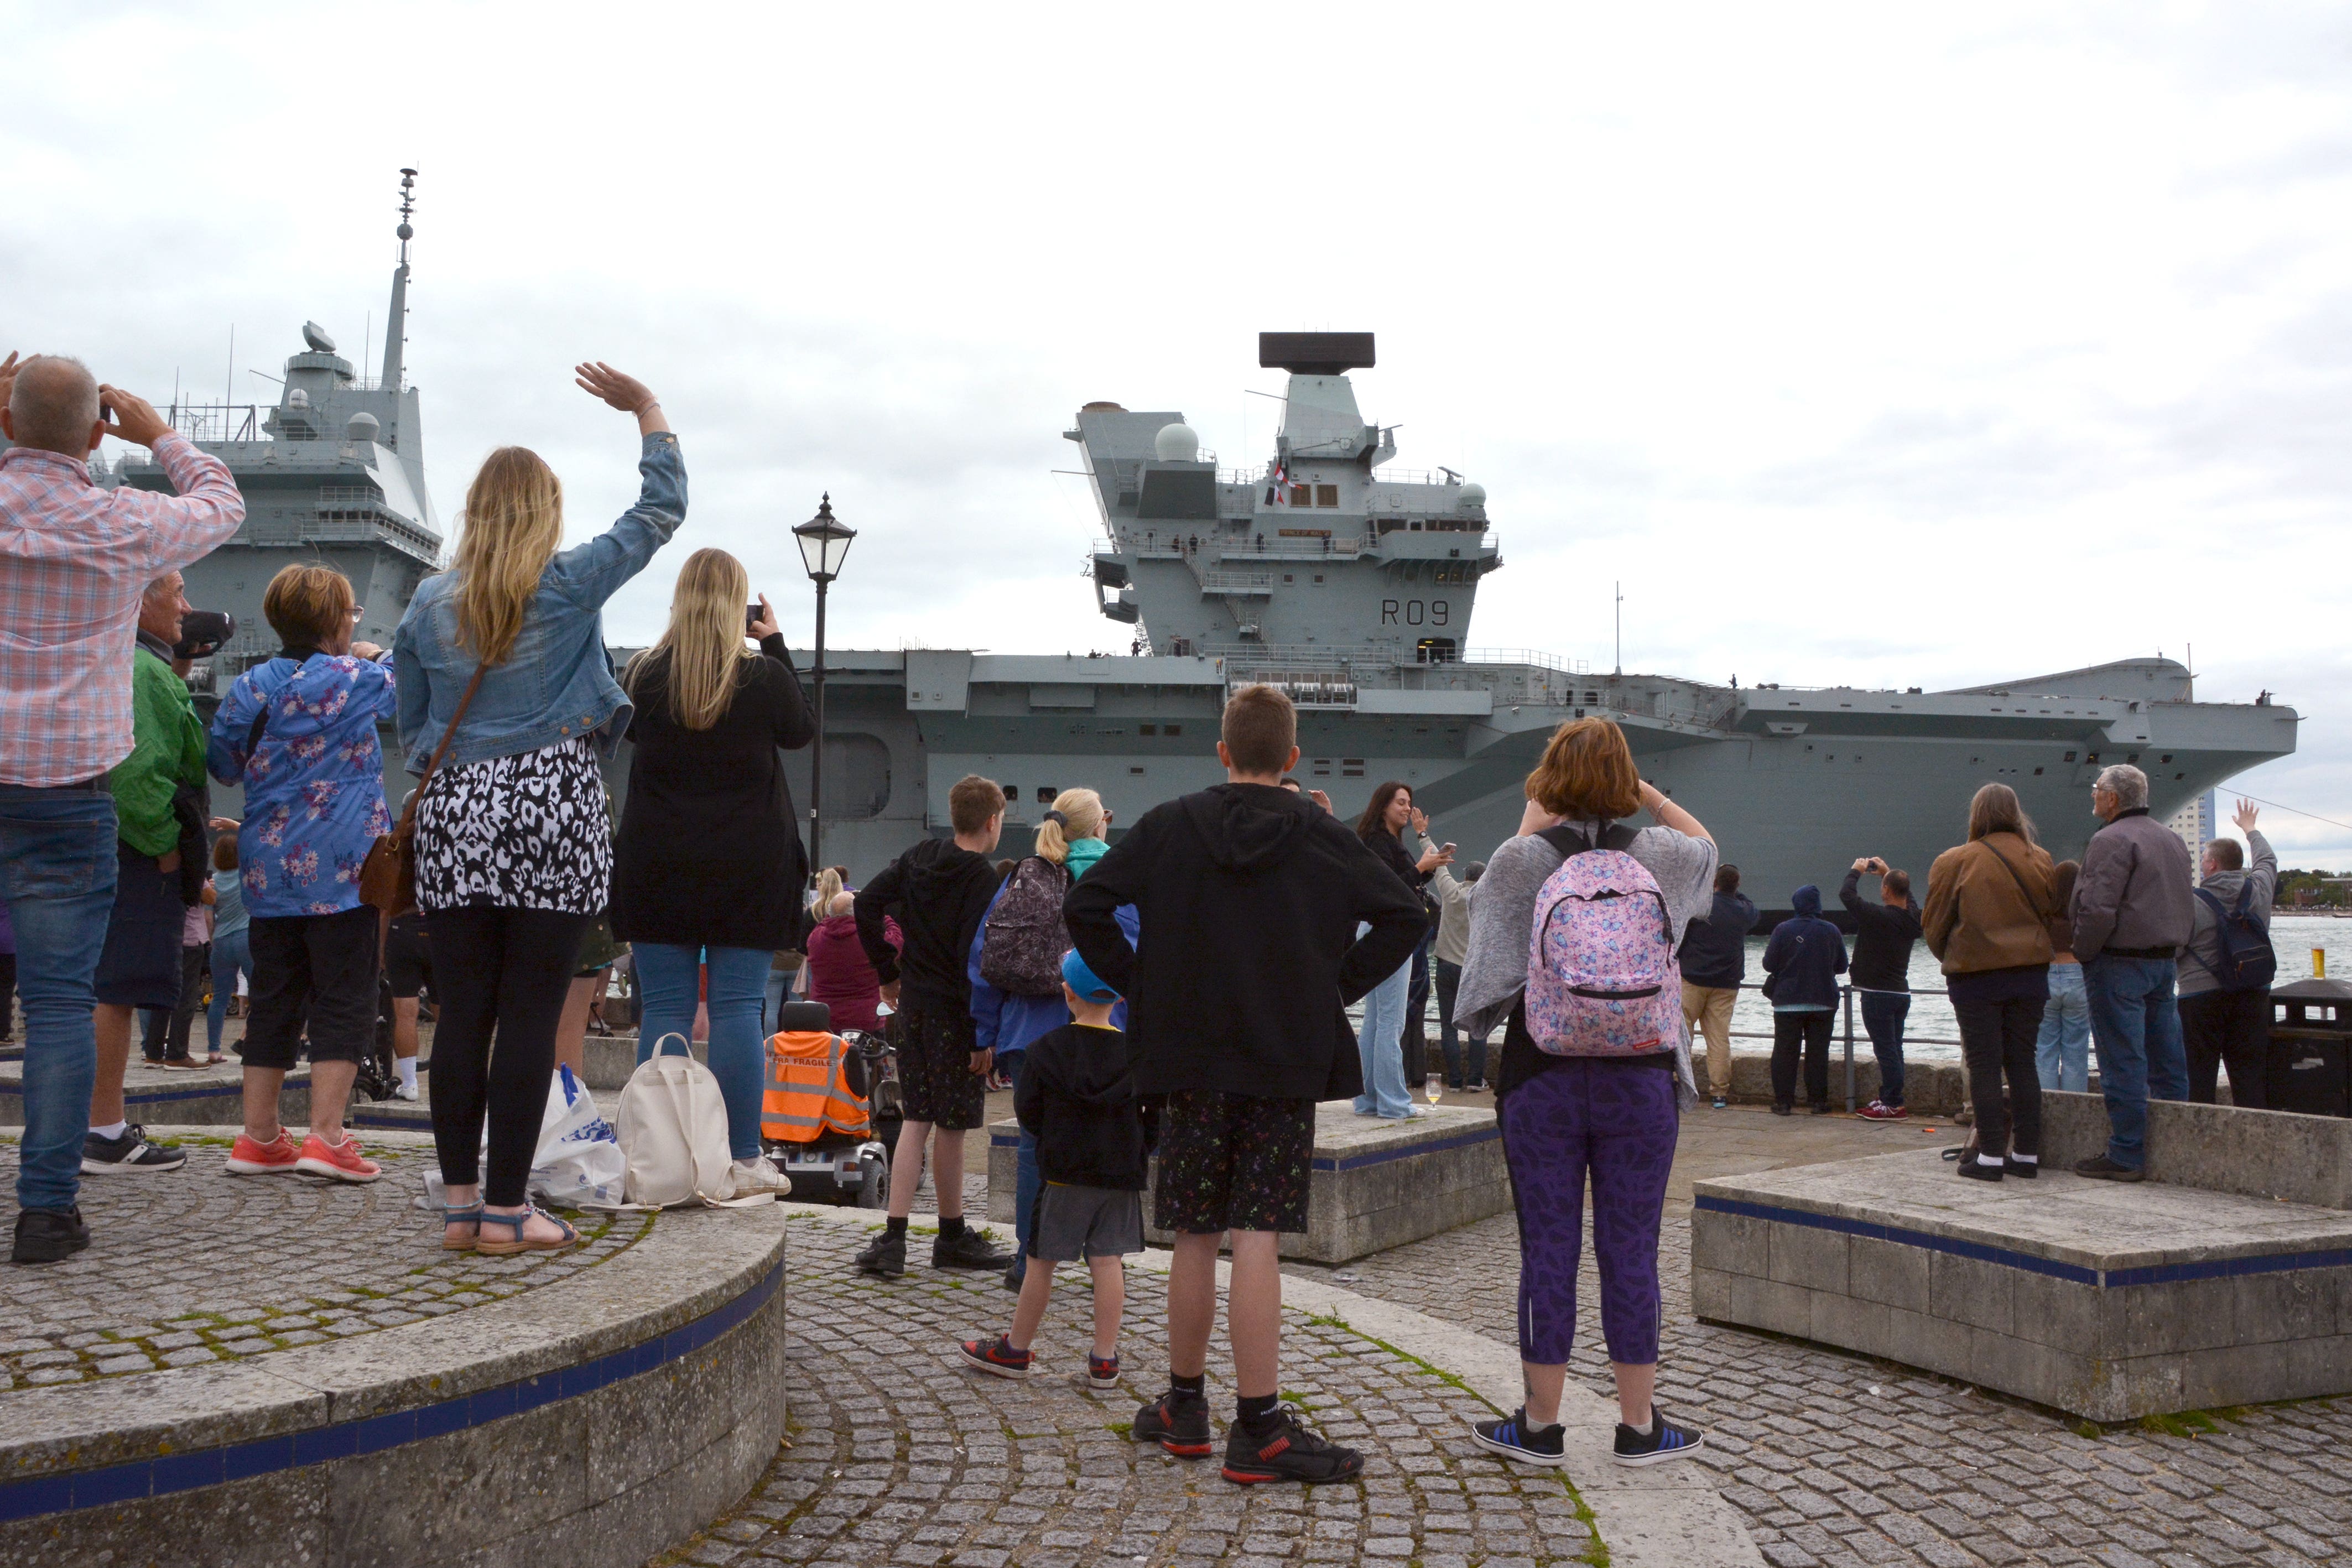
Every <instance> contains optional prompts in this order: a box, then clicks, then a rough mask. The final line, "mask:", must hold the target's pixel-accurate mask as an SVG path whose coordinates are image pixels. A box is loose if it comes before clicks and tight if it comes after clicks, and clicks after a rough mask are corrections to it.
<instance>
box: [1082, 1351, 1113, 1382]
mask: <svg viewBox="0 0 2352 1568" xmlns="http://www.w3.org/2000/svg"><path fill="white" fill-rule="evenodd" d="M1087 1387H1088V1388H1094V1389H1108V1388H1117V1387H1118V1357H1117V1356H1115V1355H1097V1354H1095V1353H1094V1352H1092V1351H1088V1352H1087Z"/></svg>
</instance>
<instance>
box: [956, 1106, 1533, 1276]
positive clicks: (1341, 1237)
mask: <svg viewBox="0 0 2352 1568" xmlns="http://www.w3.org/2000/svg"><path fill="white" fill-rule="evenodd" d="M1429 1111H1430V1113H1429V1114H1428V1115H1427V1116H1416V1117H1414V1118H1413V1119H1412V1120H1411V1121H1406V1122H1384V1121H1381V1120H1380V1119H1379V1118H1377V1117H1371V1116H1359V1115H1357V1114H1356V1113H1355V1110H1354V1107H1353V1106H1352V1105H1351V1103H1349V1102H1348V1101H1345V1100H1330V1101H1326V1102H1324V1103H1322V1104H1319V1105H1318V1106H1317V1107H1316V1108H1315V1154H1314V1160H1313V1165H1312V1167H1311V1170H1310V1174H1309V1176H1308V1178H1307V1179H1308V1188H1307V1228H1306V1229H1305V1230H1303V1231H1285V1232H1283V1234H1282V1239H1281V1243H1280V1246H1281V1250H1282V1255H1283V1256H1284V1257H1286V1258H1297V1259H1300V1260H1305V1261H1307V1262H1312V1263H1345V1262H1348V1261H1349V1260H1353V1259H1357V1258H1362V1257H1365V1256H1367V1255H1369V1254H1370V1253H1374V1252H1379V1251H1382V1250H1385V1249H1388V1248H1391V1247H1402V1246H1403V1245H1404V1244H1405V1243H1406V1242H1408V1241H1418V1240H1421V1239H1423V1237H1428V1236H1434V1235H1436V1234H1438V1233H1439V1232H1440V1231H1444V1230H1451V1229H1453V1228H1454V1227H1456V1226H1459V1225H1467V1224H1469V1223H1471V1222H1472V1221H1473V1220H1479V1219H1484V1218H1486V1217H1487V1216H1489V1215H1494V1214H1500V1213H1502V1212H1503V1211H1504V1210H1506V1209H1507V1208H1509V1207H1511V1186H1510V1178H1509V1176H1508V1174H1507V1172H1506V1170H1505V1169H1504V1166H1503V1134H1502V1128H1501V1127H1500V1125H1498V1124H1496V1120H1495V1113H1493V1112H1492V1111H1486V1110H1473V1109H1469V1108H1466V1107H1463V1106H1455V1105H1437V1106H1434V1107H1430V1108H1429ZM988 1134H989V1136H988V1217H989V1218H991V1219H992V1220H995V1221H996V1222H998V1223H999V1224H1004V1225H1010V1224H1012V1223H1013V1220H1014V1218H1015V1210H1016V1207H1017V1204H1016V1199H1015V1197H1014V1191H1015V1182H1016V1177H1017V1172H1018V1163H1017V1162H1018V1159H1019V1155H1020V1145H1021V1127H1020V1124H1019V1123H1017V1122H1013V1121H1011V1120H1009V1119H1008V1120H1004V1121H1000V1122H995V1123H992V1124H990V1126H989V1129H988ZM1152 1176H1153V1179H1154V1180H1155V1181H1156V1180H1157V1179H1158V1177H1159V1166H1158V1164H1157V1162H1155V1163H1154V1165H1153V1167H1152ZM1143 1218H1144V1235H1145V1237H1146V1238H1147V1239H1150V1241H1151V1242H1152V1243H1154V1244H1155V1245H1158V1246H1162V1247H1164V1246H1167V1245H1168V1244H1169V1243H1170V1242H1171V1240H1172V1239H1173V1238H1171V1236H1169V1235H1168V1233H1166V1232H1165V1231H1161V1230H1159V1229H1157V1228H1153V1227H1152V1225H1151V1223H1150V1220H1151V1198H1150V1194H1149V1193H1147V1194H1146V1195H1145V1197H1144V1205H1143Z"/></svg>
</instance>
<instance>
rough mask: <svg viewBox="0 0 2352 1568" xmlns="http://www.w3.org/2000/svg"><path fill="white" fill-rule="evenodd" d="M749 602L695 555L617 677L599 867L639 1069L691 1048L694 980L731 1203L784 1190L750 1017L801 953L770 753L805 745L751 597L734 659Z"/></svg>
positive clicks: (739, 583)
mask: <svg viewBox="0 0 2352 1568" xmlns="http://www.w3.org/2000/svg"><path fill="white" fill-rule="evenodd" d="M750 591H751V580H750V577H749V576H748V574H746V573H745V571H744V570H743V563H742V562H741V561H739V560H737V559H735V558H734V557H733V556H731V555H729V554H728V553H727V552H726V551H725V550H717V549H704V550H697V551H695V552H694V554H693V555H691V556H689V557H688V558H687V562H686V566H685V568H684V569H683V570H680V571H679V573H678V574H677V591H676V592H675V594H674V595H673V596H672V597H671V600H670V619H669V628H668V630H667V631H665V632H663V633H662V636H661V640H660V641H659V642H657V643H655V644H654V645H653V646H652V647H650V648H648V649H646V651H645V652H644V653H640V654H638V655H637V657H636V658H635V660H634V661H633V662H632V663H631V664H630V665H629V671H628V676H627V680H626V683H625V684H626V685H627V686H628V688H629V695H630V697H631V700H633V701H634V702H635V704H636V705H637V713H636V719H635V723H634V725H632V727H631V728H630V731H629V738H630V739H631V740H632V741H634V742H635V747H636V754H635V758H633V759H632V760H631V762H630V764H629V798H628V804H627V805H626V806H625V807H624V808H623V810H622V812H621V831H620V836H619V839H618V840H617V841H616V842H615V844H614V868H613V928H614V935H615V936H618V937H619V938H620V939H621V940H623V941H625V942H627V943H629V944H631V946H633V948H634V949H635V962H636V973H637V981H638V985H639V986H640V988H642V991H643V995H644V998H645V1017H644V1021H643V1023H642V1024H641V1025H640V1026H639V1030H638V1034H637V1060H638V1061H645V1060H646V1058H647V1057H649V1056H651V1055H652V1054H653V1051H654V1048H655V1047H656V1045H657V1044H658V1043H659V1042H660V1040H661V1039H662V1037H663V1036H664V1035H667V1034H677V1035H680V1036H684V1037H687V1038H689V1039H690V1038H691V1037H692V1030H693V1028H694V1011H695V1004H696V1001H697V999H698V991H699V989H700V988H699V986H698V973H699V971H700V969H701V968H702V967H705V966H707V967H709V976H710V988H709V1007H710V1071H711V1072H712V1073H713V1074H714V1075H715V1076H716V1077H717V1078H718V1080H719V1091H720V1092H721V1093H722V1094H723V1095H724V1096H725V1098H726V1101H727V1130H728V1141H729V1143H730V1145H731V1146H732V1151H733V1154H734V1156H735V1183H736V1185H735V1190H736V1191H737V1192H738V1193H744V1192H761V1191H783V1190H789V1189H788V1188H787V1187H786V1185H785V1183H784V1180H783V1177H782V1175H781V1174H780V1173H778V1172H777V1170H776V1168H775V1167H774V1166H772V1165H771V1164H770V1163H769V1162H768V1161H767V1160H766V1159H765V1158H764V1157H763V1156H762V1155H761V1152H760V1097H761V1076H762V1067H763V1063H762V1061H761V1023H760V1019H761V1003H762V1002H763V1001H764V999H765V992H766V983H767V977H768V967H769V964H770V961H771V960H772V957H773V956H774V954H775V953H776V952H777V950H779V949H781V948H786V947H790V946H793V945H794V944H795V943H797V942H798V941H799V940H800V935H801V905H800V898H801V889H802V887H803V885H804V884H805V883H807V881H808V857H807V852H806V851H804V850H803V848H802V846H801V840H800V833H799V831H798V830H799V819H798V817H797V816H796V814H795V813H794V811H793V798H792V791H791V789H789V788H788V787H787V786H786V784H785V782H784V777H783V761H782V756H781V755H780V748H782V750H797V749H798V748H799V747H803V746H806V745H807V744H808V743H809V742H810V740H812V739H813V738H814V737H815V734H816V727H815V726H814V723H813V722H812V721H811V719H810V716H809V710H808V706H807V704H806V703H804V702H803V700H802V697H801V684H800V679H799V677H798V676H797V675H795V674H793V664H792V656H791V655H790V654H789V653H786V652H785V650H784V639H783V636H782V633H781V632H779V631H778V630H777V627H776V616H775V612H774V611H772V609H770V608H769V606H768V601H767V600H766V599H765V598H764V597H763V598H761V601H760V613H759V617H758V619H757V620H755V621H754V622H752V623H751V635H752V636H753V637H756V638H758V639H759V643H760V651H759V653H756V654H754V653H751V651H750V650H748V649H746V648H745V647H744V646H743V638H744V630H743V625H744V622H743V604H744V601H745V599H746V597H747V596H748V595H749V593H750Z"/></svg>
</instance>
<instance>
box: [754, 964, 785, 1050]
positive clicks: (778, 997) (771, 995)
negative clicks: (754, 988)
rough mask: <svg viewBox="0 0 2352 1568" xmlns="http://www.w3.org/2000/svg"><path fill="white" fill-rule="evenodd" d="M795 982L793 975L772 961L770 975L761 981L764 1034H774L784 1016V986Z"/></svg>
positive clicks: (761, 1025) (761, 1019)
mask: <svg viewBox="0 0 2352 1568" xmlns="http://www.w3.org/2000/svg"><path fill="white" fill-rule="evenodd" d="M792 983H793V977H792V976H791V975H789V974H787V973H785V972H784V971H783V970H782V969H779V968H777V967H774V965H773V963H772V962H771V964H770V966H769V969H768V977H767V978H766V979H765V980H762V981H761V991H760V1000H761V1004H762V1005H761V1012H760V1029H761V1032H762V1033H763V1034H774V1033H776V1032H777V1030H778V1029H779V1028H780V1027H781V1023H782V1019H783V1016H784V988H785V987H787V986H789V985H791V984H792Z"/></svg>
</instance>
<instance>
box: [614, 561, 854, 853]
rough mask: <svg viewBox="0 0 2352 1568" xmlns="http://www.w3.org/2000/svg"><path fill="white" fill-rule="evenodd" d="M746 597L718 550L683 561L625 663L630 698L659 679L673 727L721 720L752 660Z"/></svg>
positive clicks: (746, 585) (747, 582)
mask: <svg viewBox="0 0 2352 1568" xmlns="http://www.w3.org/2000/svg"><path fill="white" fill-rule="evenodd" d="M750 593H751V574H750V573H748V572H746V571H745V570H743V563H742V562H741V561H740V560H737V559H735V558H734V557H733V556H731V555H729V554H728V553H727V552H726V551H725V550H723V549H698V550H696V551H695V552H694V553H693V554H692V555H690V556H688V557H687V558H686V564H685V565H684V566H682V567H680V568H678V572H677V588H676V589H674V590H672V591H671V593H670V596H669V624H668V625H667V626H666V627H664V628H663V629H662V634H661V640H660V641H659V642H657V643H655V644H654V645H653V646H652V647H650V648H648V649H646V651H645V652H644V653H640V654H638V655H637V656H636V657H635V659H633V660H631V661H630V663H629V689H630V695H632V696H635V697H636V698H637V700H638V701H640V702H642V701H644V700H645V699H644V696H643V695H642V693H643V690H644V688H645V687H646V685H650V684H651V683H652V682H653V680H654V679H655V678H656V676H666V677H667V683H668V687H669V709H670V715H671V716H672V717H674V718H676V719H677V722H678V723H679V724H681V725H683V726H684V727H687V728H688V729H709V727H711V726H712V725H714V724H717V723H718V722H719V720H720V719H722V718H724V717H726V716H727V709H728V706H729V705H730V704H731V703H733V702H734V700H735V687H736V685H737V684H738V682H739V681H740V679H741V677H742V673H743V666H744V664H745V662H746V661H747V660H750V659H751V658H754V657H756V655H755V654H753V653H752V652H751V650H750V649H749V648H746V647H745V646H743V605H744V603H745V601H746V600H747V598H748V596H749V595H750ZM836 885H838V884H837V883H836Z"/></svg>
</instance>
